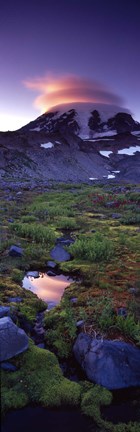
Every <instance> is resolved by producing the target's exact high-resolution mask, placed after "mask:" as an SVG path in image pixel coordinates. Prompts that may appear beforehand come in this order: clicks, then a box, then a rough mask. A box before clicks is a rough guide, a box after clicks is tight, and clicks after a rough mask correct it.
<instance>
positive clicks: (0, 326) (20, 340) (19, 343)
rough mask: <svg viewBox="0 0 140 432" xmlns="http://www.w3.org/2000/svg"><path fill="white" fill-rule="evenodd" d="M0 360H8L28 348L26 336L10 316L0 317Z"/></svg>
mask: <svg viewBox="0 0 140 432" xmlns="http://www.w3.org/2000/svg"><path fill="white" fill-rule="evenodd" d="M0 346H1V350H0V361H1V362H2V361H5V360H8V359H10V358H12V357H14V356H16V355H17V354H20V353H22V352H23V351H25V350H26V349H27V348H28V337H27V335H26V333H25V332H24V330H22V329H21V328H19V327H17V325H16V324H14V323H13V321H12V320H11V318H9V317H4V318H1V319H0Z"/></svg>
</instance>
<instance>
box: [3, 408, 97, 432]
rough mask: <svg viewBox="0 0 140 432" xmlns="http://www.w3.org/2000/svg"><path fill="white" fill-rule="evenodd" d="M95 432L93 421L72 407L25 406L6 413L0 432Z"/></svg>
mask: <svg viewBox="0 0 140 432" xmlns="http://www.w3.org/2000/svg"><path fill="white" fill-rule="evenodd" d="M91 425H92V432H96V431H97V428H96V426H95V425H94V423H93V421H91V420H89V419H88V418H86V417H85V416H83V415H82V414H81V413H80V412H79V411H78V410H74V409H68V408H66V409H63V410H60V409H59V410H58V409H52V410H50V409H46V408H43V407H30V406H29V407H26V408H22V409H19V410H15V411H11V412H9V413H7V414H6V416H5V418H4V419H3V422H2V429H1V432H19V431H20V432H31V431H33V432H38V431H39V430H40V431H50V432H56V430H58V431H61V432H71V431H73V432H77V431H80V432H91Z"/></svg>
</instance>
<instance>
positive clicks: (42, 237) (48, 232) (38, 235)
mask: <svg viewBox="0 0 140 432" xmlns="http://www.w3.org/2000/svg"><path fill="white" fill-rule="evenodd" d="M11 230H12V231H14V232H16V234H18V235H19V236H22V237H25V238H29V239H31V240H33V241H36V242H37V243H38V242H39V243H47V244H49V245H52V244H53V243H54V241H55V234H54V231H53V230H52V229H51V228H48V227H46V226H44V225H40V224H35V223H32V224H29V223H25V224H24V223H17V222H15V223H13V224H12V225H11Z"/></svg>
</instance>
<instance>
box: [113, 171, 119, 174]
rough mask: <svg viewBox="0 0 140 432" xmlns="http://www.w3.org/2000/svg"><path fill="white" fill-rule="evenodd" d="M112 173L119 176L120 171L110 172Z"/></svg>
mask: <svg viewBox="0 0 140 432" xmlns="http://www.w3.org/2000/svg"><path fill="white" fill-rule="evenodd" d="M112 173H114V174H119V173H120V171H112Z"/></svg>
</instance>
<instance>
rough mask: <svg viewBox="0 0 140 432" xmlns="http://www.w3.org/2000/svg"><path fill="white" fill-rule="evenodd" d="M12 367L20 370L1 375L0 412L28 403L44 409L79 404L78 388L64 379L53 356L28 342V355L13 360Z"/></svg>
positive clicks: (79, 392)
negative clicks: (0, 405) (0, 395)
mask: <svg viewBox="0 0 140 432" xmlns="http://www.w3.org/2000/svg"><path fill="white" fill-rule="evenodd" d="M13 363H14V364H15V365H17V367H18V368H19V370H18V371H17V372H14V374H11V373H8V372H4V371H2V377H1V378H2V379H1V385H2V412H6V411H7V410H8V409H10V408H19V407H22V406H25V405H26V404H27V403H30V402H34V403H41V404H42V405H44V406H47V407H48V406H52V407H53V406H60V405H61V404H62V403H63V404H66V405H74V406H77V405H78V404H79V403H80V394H81V387H80V385H79V384H77V383H74V382H71V381H69V380H67V379H66V378H64V377H63V375H62V372H61V369H60V367H59V364H58V361H57V358H56V357H55V355H54V354H53V353H51V352H49V351H46V350H42V349H39V348H37V347H36V346H34V345H33V343H32V342H31V343H30V347H29V349H28V351H26V353H24V354H22V355H20V356H18V357H17V358H15V359H13Z"/></svg>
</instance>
